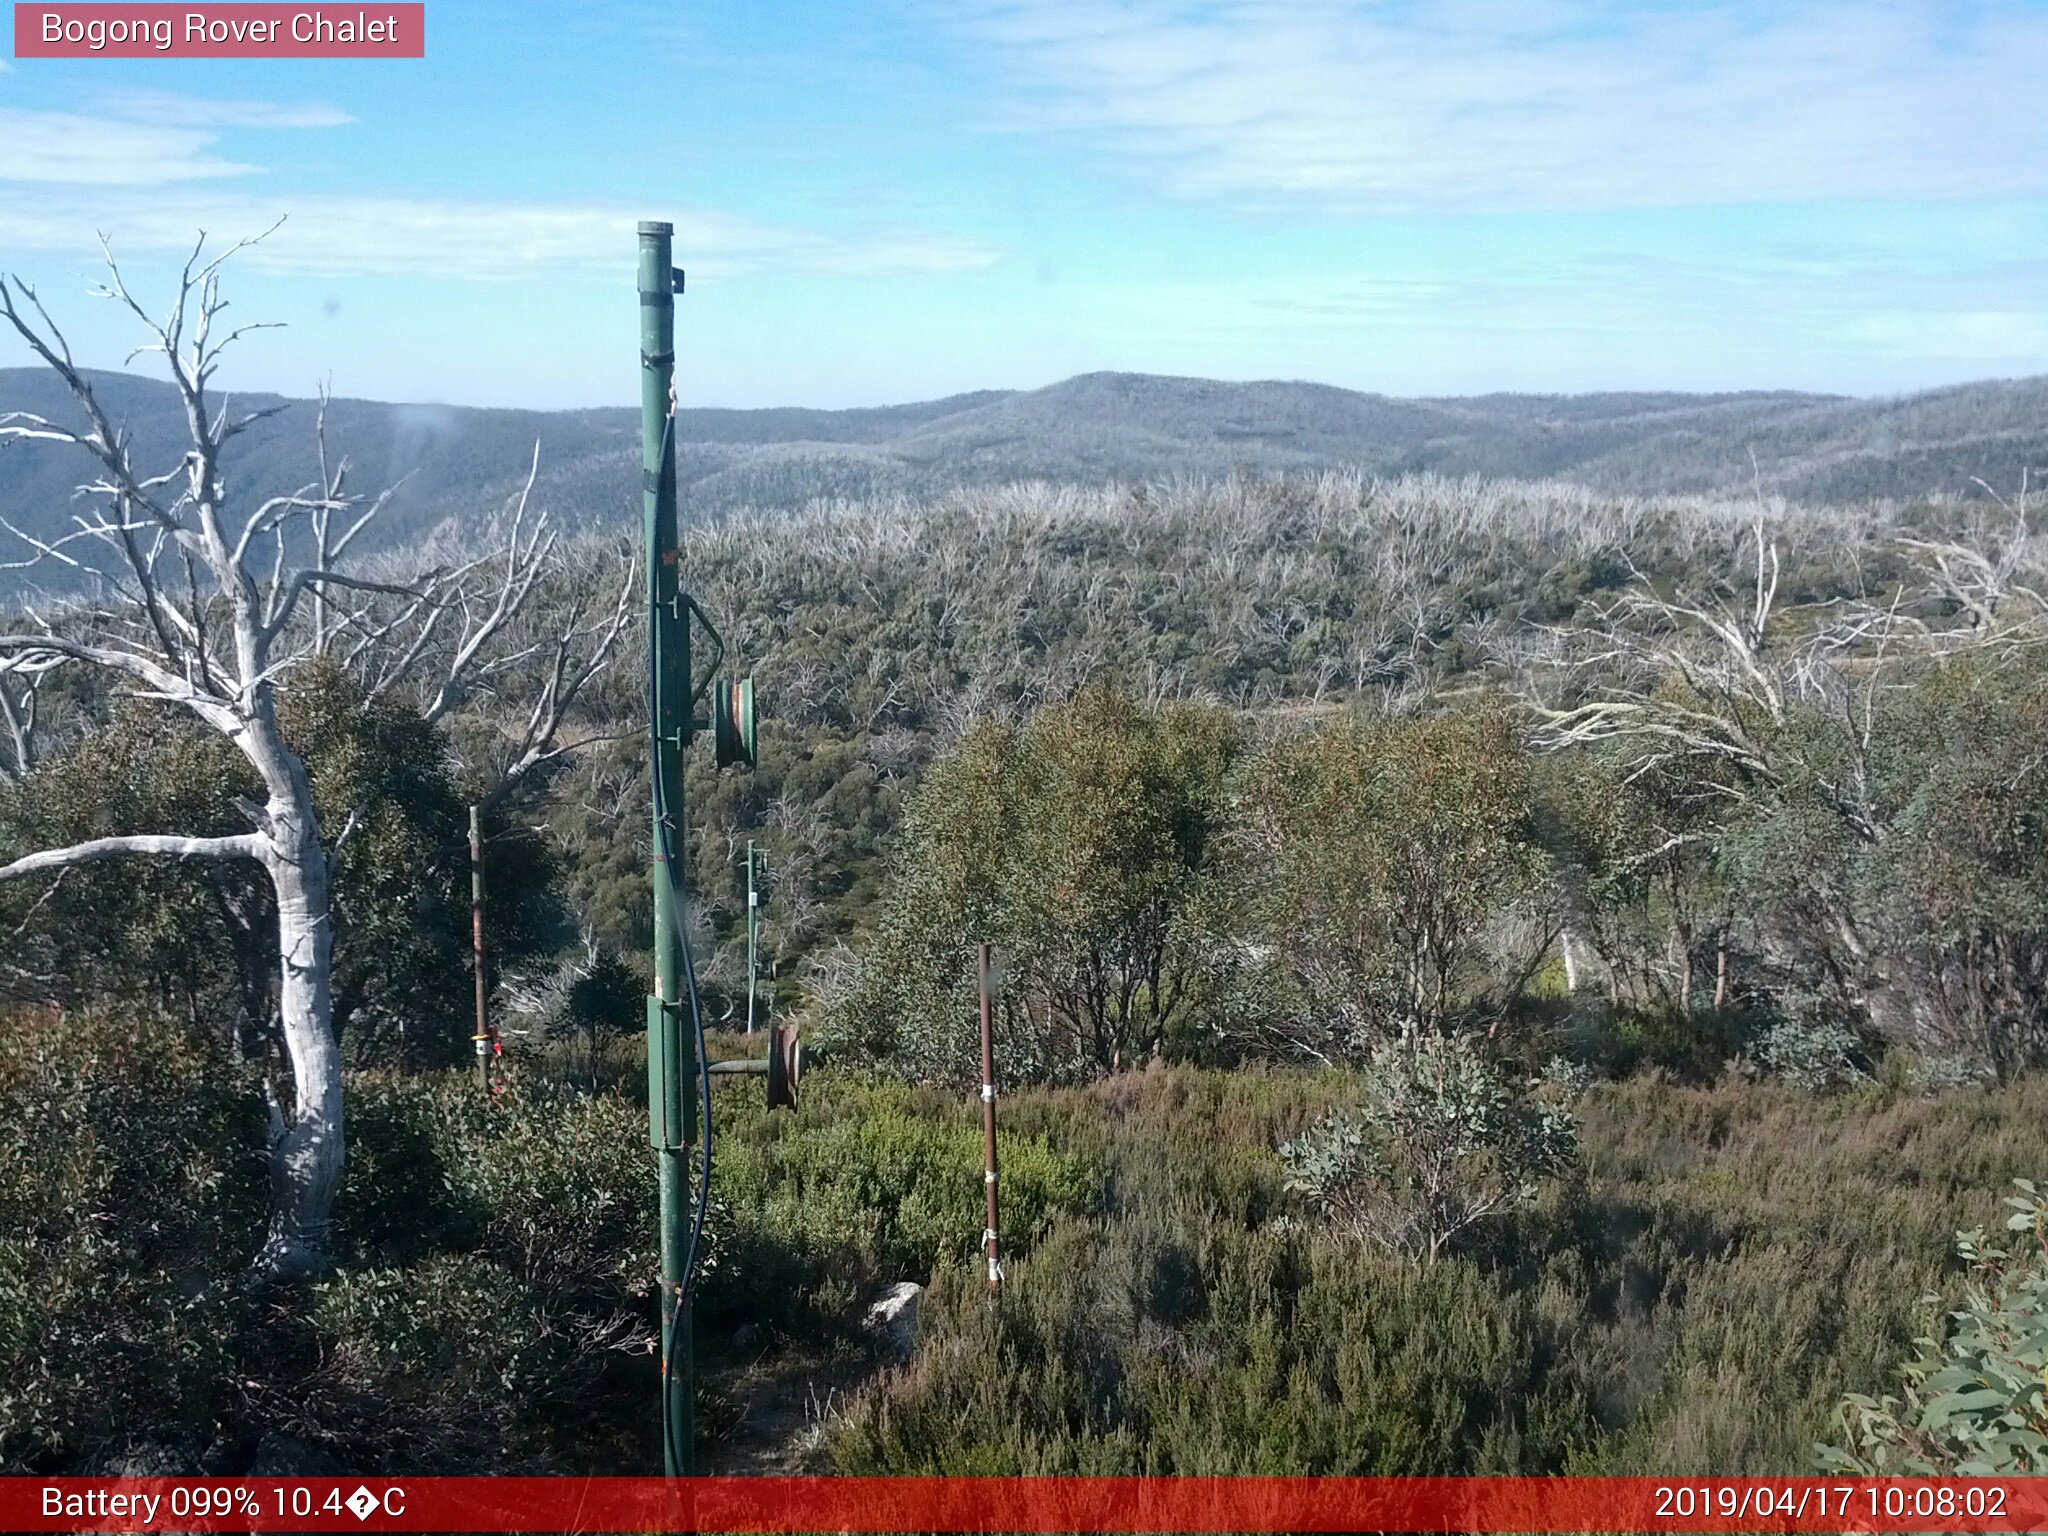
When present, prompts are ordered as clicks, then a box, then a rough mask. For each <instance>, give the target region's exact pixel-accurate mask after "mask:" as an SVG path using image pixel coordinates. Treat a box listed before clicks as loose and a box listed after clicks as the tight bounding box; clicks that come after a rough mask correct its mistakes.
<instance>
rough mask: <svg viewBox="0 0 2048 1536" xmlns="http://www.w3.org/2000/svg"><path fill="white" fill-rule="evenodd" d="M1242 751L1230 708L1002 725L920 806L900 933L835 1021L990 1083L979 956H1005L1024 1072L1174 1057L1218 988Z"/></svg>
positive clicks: (1013, 1065) (1103, 706) (1092, 1068)
mask: <svg viewBox="0 0 2048 1536" xmlns="http://www.w3.org/2000/svg"><path fill="white" fill-rule="evenodd" d="M1236 745H1237V733H1236V728H1235V726H1234V725H1233V724H1232V722H1231V721H1230V719H1229V717H1228V716H1226V715H1224V714H1223V713H1222V712H1220V711H1217V710H1212V709H1206V708H1198V707H1192V706H1180V707H1173V708H1168V709H1163V710H1158V711H1149V710H1146V709H1143V708H1141V707H1140V706H1138V705H1137V704H1135V703H1134V702H1133V701H1132V700H1131V699H1130V698H1129V697H1128V696H1126V695H1124V694H1121V693H1118V692H1114V691H1111V690H1109V689H1105V688H1092V689H1089V690H1085V691H1084V692H1082V693H1080V694H1078V695H1076V696H1075V697H1074V698H1072V699H1071V700H1069V701H1067V702H1066V703H1064V704H1061V705H1057V706H1054V707H1051V708H1048V709H1044V710H1041V711H1040V712H1038V713H1037V714H1036V715H1034V716H1033V717H1032V718H1031V719H1030V720H1029V721H1028V722H1027V723H1025V724H1024V725H1022V726H1011V725H1007V724H1002V723H996V722H988V723H984V724H982V725H980V726H977V727H976V728H974V729H973V730H972V731H970V732H969V733H968V735H967V736H966V738H965V739H964V740H963V741H962V742H961V743H960V746H959V747H958V749H957V750H956V751H955V752H954V754H953V755H952V756H951V757H950V758H949V759H947V760H946V761H945V762H943V763H941V764H939V765H938V766H936V767H935V768H934V769H933V770H932V772H931V774H930V776H929V777H928V778H927V780H926V782H925V784H924V785H923V787H922V788H921V790H920V791H919V793H918V795H917V797H916V798H915V800H914V801H913V802H912V804H911V807H910V811H909V824H908V826H907V828H906V835H905V847H904V851H903V853H902V855H901V857H900V859H899V861H898V864H897V867H896V871H895V876H894V880H893V883H892V887H891V889H890V892H889V895H888V898H887V905H886V908H885V914H884V918H883V923H882V928H881V931H880V933H879V934H878V935H877V936H876V939H875V941H874V943H873V945H872V947H871V948H870V951H869V953H868V955H867V957H866V961H865V965H864V968H863V974H862V976H861V978H860V980H859V982H858V983H857V985H856V986H855V987H854V989H853V992H852V995H851V996H850V997H849V998H848V999H847V1001H846V1003H845V1004H844V1005H843V1007H842V1010H841V1013H840V1016H839V1018H838V1019H837V1020H836V1021H835V1023H836V1026H837V1029H838V1031H839V1032H840V1033H841V1034H842V1035H844V1036H845V1037H847V1038H848V1039H850V1040H851V1041H852V1042H853V1043H855V1044H857V1045H858V1046H860V1047H862V1048H864V1049H866V1050H867V1051H869V1052H871V1053H874V1054H883V1055H886V1054H892V1053H894V1054H900V1055H902V1056H903V1057H904V1058H905V1059H907V1060H908V1061H909V1062H910V1063H911V1064H913V1065H914V1067H915V1068H916V1069H917V1070H918V1071H919V1072H921V1073H924V1074H927V1075H930V1076H934V1077H952V1078H964V1077H966V1076H968V1075H971V1074H973V1073H975V1072H977V1071H978V1067H979V1063H978V1059H977V1052H976V1050H975V1049H974V1046H973V1032H974V1007H975V1005H974V1001H973V995H974V960H973V955H974V948H975V946H976V945H977V944H978V943H980V942H983V941H987V942H990V943H993V944H995V945H996V946H998V948H999V949H1000V950H1001V951H1002V953H1003V956H1004V983H1003V988H1002V1020H1001V1028H1002V1036H1003V1061H1004V1068H1005V1073H1006V1075H1010V1076H1018V1075H1022V1076H1026V1077H1031V1078H1038V1079H1059V1080H1071V1079H1077V1078H1083V1077H1088V1076H1092V1075H1095V1074H1098V1073H1103V1072H1113V1071H1115V1070H1117V1069H1118V1068H1119V1067H1124V1066H1131V1065H1135V1064H1136V1063H1137V1062H1139V1061H1140V1060H1142V1059H1143V1058H1145V1057H1148V1056H1151V1055H1155V1054H1157V1053H1158V1052H1159V1051H1160V1050H1161V1049H1162V1048H1163V1047H1164V1045H1165V1043H1166V1040H1167V1037H1168V1035H1169V1032H1171V1031H1172V1030H1173V1029H1174V1028H1175V1027H1176V1026H1177V1025H1178V1024H1180V1023H1181V1022H1182V1021H1183V1020H1184V1019H1186V1018H1188V1017H1189V1016H1190V1015H1191V1014H1192V1013H1193V1011H1194V1010H1195V1008H1196V1006H1197V1004H1198V1002H1199V1001H1200V1000H1201V999H1202V998H1203V997H1204V996H1205V995H1206V994H1207V991H1208V989H1209V987H1210V985H1211V984H1212V982H1213V980H1214V977H1215V967H1216V963H1217V955H1216V953H1215V950H1214V946H1213V945H1211V944H1210V943H1208V942H1207V941H1206V939H1205V934H1204V929H1203V915H1204V898H1205V894H1206V889H1207V885H1208V881H1209V875H1210V872H1211V866H1212V863H1213V860H1214V858H1215V856H1216V851H1217V841H1218V835H1219V832H1220V830H1221V825H1222V819H1223V814H1224V784H1225V776H1226V773H1227V771H1228V768H1229V764H1230V761H1231V758H1232V755H1233V753H1234V751H1235V750H1236Z"/></svg>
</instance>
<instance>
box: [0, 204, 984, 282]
mask: <svg viewBox="0 0 2048 1536" xmlns="http://www.w3.org/2000/svg"><path fill="white" fill-rule="evenodd" d="M280 214H285V215H288V218H287V220H286V223H285V225H284V227H283V228H281V229H279V230H278V231H277V232H276V233H275V234H273V235H271V236H270V237H269V238H268V239H266V240H264V241H263V242H262V243H261V244H260V245H257V246H255V247H253V248H251V249H250V250H248V251H246V252H244V253H243V254H242V255H241V256H240V257H238V258H237V260H238V261H239V262H241V263H242V264H243V265H245V266H246V267H248V268H249V269H251V270H255V271H263V272H270V273H276V274H287V275H304V276H322V277H360V276H380V275H392V276H408V277H440V278H460V279H502V278H531V277H547V276H558V275H570V274H577V273H595V272H614V271H616V270H617V269H618V267H619V265H620V262H621V260H622V259H630V252H631V250H632V247H633V230H634V226H635V224H636V222H637V218H638V215H637V213H635V212H633V211H630V210H626V209H621V208H605V207H589V206H582V207H579V206H573V205H554V204H545V203H486V202H462V201H458V200H449V199H438V198H437V199H434V200H432V201H427V200H421V199H408V198H391V197H354V196H332V195H329V196H317V197H315V196H304V197H287V196H282V195H272V196H260V195H255V194H243V193H239V192H237V193H225V192H203V191H199V190H196V189H194V190H185V191H179V192H177V193H175V194H167V193H163V192H157V193H152V194H150V195H147V196H143V195H139V194H136V193H133V192H125V191H121V192H112V191H110V192H100V193H89V192H86V191H85V190H84V189H78V188H65V189H62V190H61V191H60V190H58V189H41V188H37V189H15V190H12V191H9V190H7V189H4V188H0V249H4V250H8V251H33V250H44V251H77V250H80V249H90V248H91V245H92V240H93V232H94V231H95V230H98V231H104V232H105V233H106V234H107V236H108V239H109V241H110V242H111V243H112V245H113V247H114V250H115V253H116V255H117V256H126V257H129V258H134V259H141V258H147V257H150V256H159V255H166V254H172V253H178V254H182V253H183V252H185V251H187V250H189V249H190V248H191V245H192V241H193V238H194V235H195V232H196V231H198V230H201V229H205V230H209V231H211V232H213V233H214V234H215V235H217V236H224V237H228V238H234V237H237V236H241V235H245V234H252V233H255V232H257V231H259V230H262V229H265V228H267V227H268V226H269V225H270V224H271V223H273V222H274V221H275V220H276V219H277V218H278V216H279V215H280ZM675 223H676V244H677V249H678V251H679V252H681V253H683V259H684V260H685V261H686V264H687V265H688V267H689V269H690V271H691V272H692V273H693V274H696V275H701V276H705V277H725V276H734V275H739V274H743V273H749V272H757V271H767V270H785V271H787V270H797V271H809V272H824V273H832V274H837V275H842V276H856V277H890V276H900V275H915V274H920V273H946V272H959V271H966V270H971V269H974V268H978V267H985V266H988V265H990V264H991V263H993V262H994V261H995V260H996V259H997V257H998V253H997V252H996V251H995V250H994V249H993V248H992V247H989V246H986V245H983V244H981V243H979V242H976V241H971V240H960V239H955V238H952V237H949V236H944V235H930V234H920V233H915V232H912V233H902V232H886V231H885V232H880V233H868V234H856V235H848V236H834V235H830V234H825V233H821V232H818V231H813V230H801V229H792V228H786V227H781V226H777V225H772V224H766V223H762V222H759V221H757V220H754V219H750V218H746V217H744V216H742V215H739V214H734V213H728V212H724V211H721V210H717V209H699V210H695V211H690V212H685V213H682V214H680V215H678V216H677V218H676V220H675ZM622 253H626V255H625V256H624V257H623V258H622Z"/></svg>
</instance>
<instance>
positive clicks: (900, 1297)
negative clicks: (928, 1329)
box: [865, 1280, 924, 1360]
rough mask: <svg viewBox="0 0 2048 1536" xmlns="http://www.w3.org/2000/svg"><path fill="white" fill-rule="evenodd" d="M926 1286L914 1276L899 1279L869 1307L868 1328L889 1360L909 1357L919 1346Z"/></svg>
mask: <svg viewBox="0 0 2048 1536" xmlns="http://www.w3.org/2000/svg"><path fill="white" fill-rule="evenodd" d="M923 1296H924V1287H923V1286H921V1285H919V1284H918V1283H917V1282H916V1281H915V1280H899V1281H897V1282H896V1283H895V1284H894V1285H892V1286H890V1287H889V1288H888V1289H887V1290H886V1291H884V1292H883V1293H882V1295H881V1298H880V1299H879V1300H878V1301H876V1302H875V1304H874V1305H873V1306H871V1307H869V1308H868V1315H867V1322H866V1324H865V1326H866V1328H867V1330H868V1332H869V1333H870V1334H872V1335H874V1337H875V1339H876V1342H877V1343H879V1344H880V1345H881V1349H882V1354H883V1355H884V1356H885V1357H886V1358H888V1359H890V1360H908V1359H909V1358H910V1355H911V1352H912V1351H913V1350H915V1349H916V1348H917V1307H918V1302H919V1301H920V1300H921V1299H922V1298H923Z"/></svg>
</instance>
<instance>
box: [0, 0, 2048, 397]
mask: <svg viewBox="0 0 2048 1536" xmlns="http://www.w3.org/2000/svg"><path fill="white" fill-rule="evenodd" d="M427 16H428V43H427V57H426V59H424V60H423V61H411V62H397V61H391V62H387V61H360V60H290V61H275V62H272V61H249V60H196V59H170V60H101V61H71V60H13V61H11V62H10V63H8V64H7V65H6V66H5V67H4V68H0V269H4V270H13V271H18V272H20V273H21V274H22V275H23V276H25V277H27V278H29V279H30V280H31V281H33V282H35V283H36V284H37V285H38V287H39V289H40V291H41V292H42V294H43V296H44V298H45V300H46V302H48V303H49V304H50V305H51V306H52V308H53V309H54V310H55V312H56V313H57V314H58V315H59V316H60V318H62V319H63V320H64V321H65V322H66V323H67V325H68V326H69V327H70V329H71V330H72V332H73V335H74V338H75V340H76V341H77V342H78V347H79V351H80V354H81V356H83V357H84V358H86V359H87V360H89V361H92V362H95V363H104V364H108V365H117V364H119V363H120V361H121V360H122V358H123V356H124V355H125V352H126V344H127V343H128V342H129V340H130V339H131V338H130V336H129V333H128V332H127V331H126V330H124V329H123V328H122V327H120V325H119V324H118V316H117V315H115V314H114V313H113V312H112V307H111V306H110V305H108V304H105V303H104V302H96V301H92V300H90V299H88V298H87V297H86V293H87V289H88V287H89V286H90V285H91V284H92V283H93V282H94V281H95V280H96V263H97V260H98V251H97V245H96V241H95V231H97V230H104V231H106V232H107V234H108V235H109V236H110V237H111V239H112V241H113V245H114V249H115V252H116V254H117V255H118V256H120V257H121V258H122V260H123V265H124V270H126V271H127V272H128V274H129V277H130V280H131V286H134V287H137V288H138V289H140V290H145V291H148V292H154V293H161V292H162V291H163V287H162V285H163V284H164V282H165V281H166V280H167V279H168V276H169V272H170V270H171V269H170V267H169V266H168V265H167V262H168V260H169V258H170V256H171V253H173V252H174V251H179V250H180V248H181V247H182V246H184V245H186V244H189V242H190V240H191V238H192V236H193V234H194V232H195V231H196V230H198V229H199V228H202V227H203V228H205V229H206V230H208V231H210V232H212V233H214V234H216V235H222V236H236V235H242V234H249V233H253V232H255V231H257V230H260V229H262V228H264V227H265V226H266V225H268V224H269V223H270V222H271V221H272V220H273V219H275V218H276V217H277V216H278V215H280V214H288V215H289V216H290V217H289V219H288V221H287V223H286V224H285V225H284V227H283V228H282V229H280V230H279V231H278V232H277V233H276V234H274V235H272V236H271V237H270V238H269V239H268V240H267V241H265V242H264V243H263V244H262V245H260V246H258V247H256V248H254V249H252V250H249V251H246V252H244V253H242V254H241V255H240V256H238V257H237V258H236V264H235V267H234V268H233V269H232V272H231V276H230V279H229V282H230V288H231V294H232V297H233V298H234V300H235V303H236V314H237V316H238V317H239V318H242V319H244V320H255V319H264V320H277V321H283V322H285V329H282V330H278V331H272V332H266V333H263V334H262V335H259V336H255V337H251V338H249V340H248V341H247V342H246V343H245V344H244V345H245V350H244V352H243V354H242V356H241V357H240V359H239V361H238V363H237V371H236V373H235V376H234V379H233V380H232V382H235V383H237V384H239V385H240V386H242V387H246V388H266V389H278V390H282V391H286V392H289V393H294V394H303V393H308V392H310V391H311V390H312V389H313V388H314V387H315V386H316V385H317V384H318V383H319V382H320V381H321V380H323V379H326V380H330V381H331V383H332V387H333V388H334V389H335V390H336V391H337V392H338V393H342V394H349V395H365V396H372V397H377V398H385V399H408V400H440V401H450V402H456V403H463V404H491V405H532V406H573V405H597V404H625V403H628V402H629V401H630V400H631V399H632V398H633V390H634V387H635V384H634V351H635V337H634V329H633V327H634V325H635V322H636V313H637V312H636V307H635V303H634V300H633V297H632V292H631V289H632V282H633V279H632V243H633V240H632V228H633V224H634V222H635V221H636V220H638V219H641V218H650V217H666V218H670V219H672V220H673V221H674V222H675V223H676V225H677V227H678V246H679V253H678V254H679V260H680V261H681V262H682V263H683V264H684V265H685V266H686V267H688V268H689V270H690V273H691V284H690V293H689V295H688V296H687V297H686V299H685V300H684V309H683V313H682V319H681V327H682V330H681V335H682V367H683V387H684V395H685V398H686V399H688V400H690V401H693V402H696V403H705V404H722V405H774V404H803V405H824V406H842V405H859V404H876V403H883V402H888V401H897V400H909V399H921V398H928V397H931V396H936V395H941V394H947V393H952V392H955V391H960V390H968V389H979V388H991V387H1009V388H1028V387H1033V386H1037V385H1041V384H1046V383H1050V382H1053V381H1054V380H1057V379H1060V378H1064V377H1066V376H1068V375H1070V374H1074V373H1078V372H1084V371H1087V370H1090V369H1097V368H1123V369H1134V370H1142V371H1147V372H1161V373H1184V374H1199V375H1206V376H1211V377H1219V378H1232V379H1250V378H1307V379H1316V380H1321V381H1325V382H1329V383H1334V384H1341V385H1346V386H1349V387H1352V388H1359V389H1371V390H1379V391H1383V392H1385V393H1389V394H1469V393H1480V392H1484V391H1488V390H1496V389H1502V390H1541V391H1579V390H1591V389H1615V388H1629V389H1636V388H1672V389H1689V390H1698V389H1733V388H1752V387H1785V388H1804V389H1819V390H1832V391H1840V392H1844V393H1853V394H1884V393H1891V392H1895V391H1901V390H1907V389H1914V388H1920V387H1925V386H1932V385H1938V384H1942V383H1948V382H1954V381H1958V380H1963V379H1971V378H1982V377H1989V376H2009V375H2020V374H2030V373H2042V372H2048V86H2044V82H2048V0H2007V3H1989V0H1987V3H1971V0H1959V3H1952V4H1893V3H1887V0H1850V3H1841V0H1777V3H1769V4H1750V3H1741V4H1725V3H1718V0H1698V3H1678V0H1647V3H1613V4H1599V3H1564V0H1513V3H1506V0H1445V3H1421V0H1363V3H1354V0H1199V3H1183V0H837V3H830V4H812V3H808V0H750V3H741V0H723V3H715V4H714V3H698V0H681V3H671V4H662V5H656V4H640V3H615V4H606V3H599V0H591V3H584V4H574V5H572V4H564V3H550V4H539V3H527V0H489V3H484V0H429V3H428V8H427ZM22 360H24V359H23V358H22V356H21V355H20V352H19V348H18V347H14V346H13V345H12V343H11V342H10V343H0V364H6V363H13V362H19V361H22Z"/></svg>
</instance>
